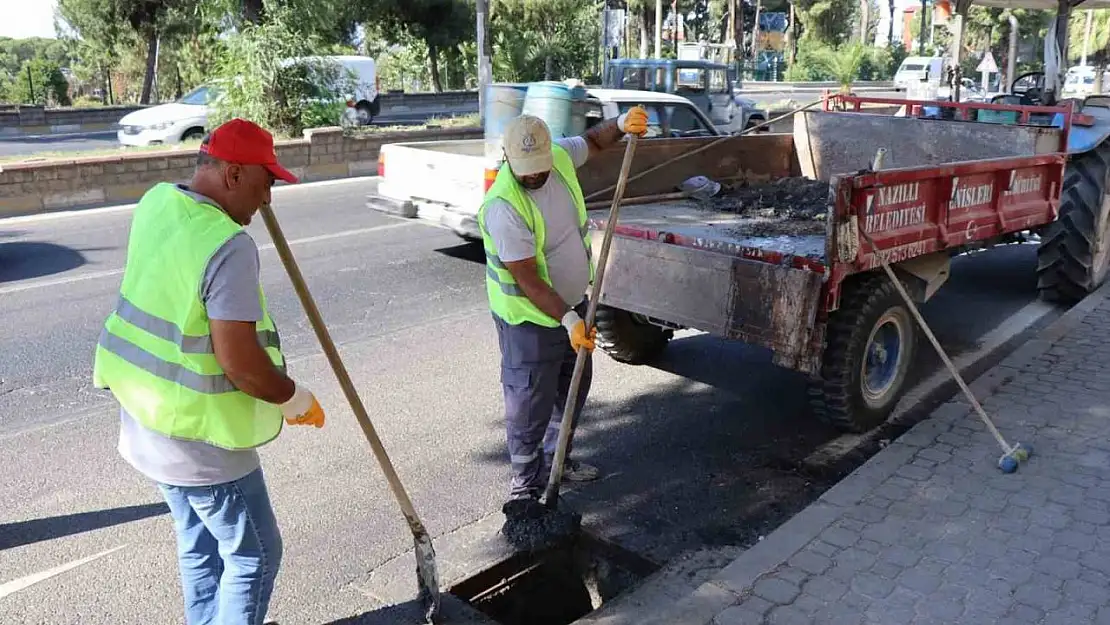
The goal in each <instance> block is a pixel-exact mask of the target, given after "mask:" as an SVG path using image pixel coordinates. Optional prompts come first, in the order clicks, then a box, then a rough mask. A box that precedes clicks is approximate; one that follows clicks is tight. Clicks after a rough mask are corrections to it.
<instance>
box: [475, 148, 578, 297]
mask: <svg viewBox="0 0 1110 625" xmlns="http://www.w3.org/2000/svg"><path fill="white" fill-rule="evenodd" d="M555 143H556V144H558V145H559V146H560V147H562V148H563V149H565V150H566V151H567V152H568V153H570V158H571V161H573V162H574V166H575V168H578V167H581V166H582V165H583V164H585V163H586V160H587V159H588V158H589V156H590V147H589V144H587V143H586V139H585V138H584V137H567V138H565V139H557V140H556V141H555ZM527 193H528V195H529V196H531V197H532V201H533V202H535V203H536V207H538V208H539V210H540V213H541V214H542V215H543V222H544V225H545V227H546V240H545V241H544V249H543V252H544V255H545V256H546V258H547V269H548V274H549V275H550V277H551V286H552V288H554V289H555V292H556V293H558V294H559V297H561V298H563V301H564V302H566V303H567V304H568V305H569V306H574V305H576V304H578V303H579V302H581V301H582V299H583V298H584V297H585V296H586V288H587V287H588V286H589V285H590V265H589V259H588V258H587V257H586V246H585V244H583V242H582V233H581V232H580V231H579V229H578V210H577V209H576V208H575V207H574V199H573V198H571V195H570V190H569V189H568V188H567V186H566V185H565V184H564V183H563V181H562V179H561V178H560V177H559V174H557V173H556V172H555V171H554V170H552V171H551V175H550V176H548V178H547V183H546V184H544V185H543V186H542V187H540V188H539V189H536V190H535V191H527ZM485 226H486V231H487V232H489V234H490V237H492V238H493V242H494V245H496V246H497V255H498V257H500V258H501V260H502V261H504V262H515V261H518V260H524V259H526V258H531V257H533V256H535V255H536V239H535V237H534V236H533V234H532V231H531V230H529V229H528V226H527V225H525V223H524V221H523V220H522V219H521V218H520V214H519V213H517V212H516V209H514V208H513V207H512V206H511V205H510V204H509V203H508V202H506V201H504V200H500V199H498V200H493V201H492V202H490V205H489V207H488V208H486V213H485Z"/></svg>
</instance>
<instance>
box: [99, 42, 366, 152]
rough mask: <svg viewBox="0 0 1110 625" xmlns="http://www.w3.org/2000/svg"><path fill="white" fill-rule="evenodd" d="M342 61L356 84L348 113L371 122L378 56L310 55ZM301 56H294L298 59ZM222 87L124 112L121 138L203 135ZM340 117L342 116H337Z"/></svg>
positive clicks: (167, 139)
mask: <svg viewBox="0 0 1110 625" xmlns="http://www.w3.org/2000/svg"><path fill="white" fill-rule="evenodd" d="M310 58H312V59H313V60H327V61H332V62H335V63H338V64H339V65H340V66H341V67H342V68H345V69H346V70H348V71H349V72H350V73H351V77H352V79H353V80H354V81H355V83H356V86H355V90H354V93H348V94H344V95H345V96H346V104H347V109H346V113H345V117H347V118H348V119H349V120H351V121H353V122H355V123H357V124H359V125H363V126H365V125H368V124H370V123H371V122H372V121H373V120H374V117H375V116H377V114H378V112H379V110H380V108H381V100H379V99H378V93H379V91H378V86H379V84H378V75H377V66H376V64H375V63H374V59H372V58H370V57H368V56H326V57H310ZM297 60H300V59H290V60H287V61H286V62H287V63H294V62H296V61H297ZM219 95H220V90H219V87H218V86H216V85H211V84H209V85H202V86H200V87H197V88H196V89H194V90H192V91H190V92H189V93H187V94H185V95H184V96H182V98H181V99H180V100H178V101H176V102H171V103H169V104H160V105H158V106H152V107H150V108H145V109H142V110H139V111H134V112H132V113H128V114H127V115H124V116H123V118H122V119H120V120H119V126H120V129H119V132H118V133H117V134H116V136H117V137H118V138H119V142H120V143H121V144H123V145H129V146H145V145H157V144H170V143H180V142H181V141H188V140H190V139H200V138H201V137H203V136H204V134H205V132H207V130H208V116H209V114H211V113H212V112H214V111H213V107H214V106H215V103H216V100H217V99H218V98H219ZM337 121H338V120H337Z"/></svg>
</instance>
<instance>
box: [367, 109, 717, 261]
mask: <svg viewBox="0 0 1110 625" xmlns="http://www.w3.org/2000/svg"><path fill="white" fill-rule="evenodd" d="M586 95H587V112H586V126H587V128H588V127H590V126H592V125H593V124H596V123H597V122H599V121H601V120H603V119H613V118H616V117H619V116H620V115H621V113H624V112H626V111H628V109H630V108H631V107H633V106H636V105H637V104H638V105H641V106H643V107H644V108H645V109H647V112H648V134H647V137H649V138H651V137H708V136H719V135H720V134H721V133H720V132H719V131H718V130H716V129H715V128H714V126H713V122H712V121H710V120H709V118H707V117H706V116H705V114H704V113H702V112H701V110H699V109H698V108H697V107H696V106H694V104H693V103H692V102H690V101H689V100H688V99H686V98H684V97H682V96H677V95H674V94H669V93H658V92H654V91H635V90H627V89H587V91H586ZM500 162H501V161H500V158H492V157H491V158H487V156H486V154H485V141H484V140H483V139H461V140H453V141H421V142H414V143H389V144H386V145H383V146H382V148H381V151H380V153H379V155H378V175H379V176H381V181H380V182H379V184H378V192H377V193H372V194H370V195H369V196H368V197H367V205H368V206H369V207H370V208H373V209H375V210H379V211H383V212H388V213H392V214H395V215H401V216H404V217H410V218H411V217H415V218H418V219H421V220H423V221H427V222H430V223H433V224H435V225H438V226H442V227H444V228H448V229H450V230H452V231H454V232H455V233H456V234H458V235H459V236H461V237H463V238H464V239H467V240H480V239H481V234H480V233H479V231H478V224H477V222H476V217H477V215H478V208H479V206H480V205H481V203H482V197H483V196H484V195H485V192H486V189H487V188H488V186H489V185H490V184H492V182H493V179H494V177H495V176H496V175H497V168H498V166H499V165H500Z"/></svg>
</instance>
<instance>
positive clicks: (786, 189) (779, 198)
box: [705, 176, 829, 236]
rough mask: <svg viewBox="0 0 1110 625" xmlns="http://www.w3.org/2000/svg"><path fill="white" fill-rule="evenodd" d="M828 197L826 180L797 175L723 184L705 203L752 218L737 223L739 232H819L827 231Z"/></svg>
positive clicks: (757, 234)
mask: <svg viewBox="0 0 1110 625" xmlns="http://www.w3.org/2000/svg"><path fill="white" fill-rule="evenodd" d="M828 200H829V184H828V183H827V182H823V181H821V180H811V179H809V178H804V177H801V176H798V177H790V178H779V179H776V180H772V181H770V182H765V183H760V184H744V185H736V186H731V187H722V188H721V192H720V193H718V194H717V195H716V196H714V197H713V198H711V199H710V200H709V201H708V202H706V203H705V207H706V208H709V209H712V210H716V211H722V212H729V213H737V214H739V215H740V216H742V217H745V218H750V219H751V220H752V221H751V222H750V223H743V224H737V232H736V234H743V235H747V236H780V235H809V234H814V235H819V234H824V232H825V216H826V212H827V210H828Z"/></svg>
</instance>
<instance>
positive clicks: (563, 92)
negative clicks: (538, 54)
mask: <svg viewBox="0 0 1110 625" xmlns="http://www.w3.org/2000/svg"><path fill="white" fill-rule="evenodd" d="M522 112H523V113H524V114H525V115H535V116H536V117H539V118H540V119H542V120H543V121H544V122H546V123H547V127H548V129H549V130H550V131H551V138H552V139H559V138H562V137H569V136H573V135H574V134H575V132H574V127H573V123H572V117H573V115H572V113H573V102H572V98H571V88H570V87H568V86H567V85H566V84H565V83H561V82H555V81H543V82H534V83H532V84H531V85H529V86H528V93H527V94H526V95H525V97H524V109H523V111H522Z"/></svg>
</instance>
